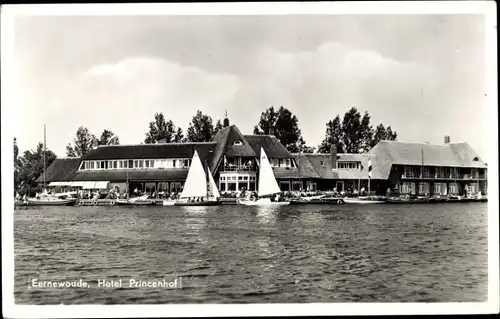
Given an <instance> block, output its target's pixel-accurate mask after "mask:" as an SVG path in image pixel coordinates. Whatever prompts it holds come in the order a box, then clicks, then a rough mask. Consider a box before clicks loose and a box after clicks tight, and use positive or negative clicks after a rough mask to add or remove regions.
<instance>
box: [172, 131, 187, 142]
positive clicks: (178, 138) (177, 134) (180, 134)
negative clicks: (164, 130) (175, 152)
mask: <svg viewBox="0 0 500 319" xmlns="http://www.w3.org/2000/svg"><path fill="white" fill-rule="evenodd" d="M174 142H175V143H181V142H185V139H184V132H182V129H181V128H180V127H178V128H177V132H175V137H174Z"/></svg>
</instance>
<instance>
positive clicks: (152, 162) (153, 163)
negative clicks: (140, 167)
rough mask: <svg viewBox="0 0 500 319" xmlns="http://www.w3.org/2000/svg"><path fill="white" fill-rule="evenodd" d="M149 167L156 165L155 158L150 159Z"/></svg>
mask: <svg viewBox="0 0 500 319" xmlns="http://www.w3.org/2000/svg"><path fill="white" fill-rule="evenodd" d="M149 167H151V168H153V167H155V161H154V160H150V161H149Z"/></svg>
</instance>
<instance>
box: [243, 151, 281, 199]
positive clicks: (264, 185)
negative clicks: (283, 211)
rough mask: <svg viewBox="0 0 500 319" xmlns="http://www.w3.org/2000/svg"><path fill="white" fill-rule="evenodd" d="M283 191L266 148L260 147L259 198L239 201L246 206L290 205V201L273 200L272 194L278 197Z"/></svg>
mask: <svg viewBox="0 0 500 319" xmlns="http://www.w3.org/2000/svg"><path fill="white" fill-rule="evenodd" d="M279 193H281V189H280V187H279V186H278V182H277V181H276V177H274V173H273V168H272V167H271V163H269V160H268V159H267V155H266V152H265V151H264V148H262V147H261V148H260V164H259V191H258V193H257V196H258V197H257V198H248V197H247V198H245V199H239V200H238V201H237V203H238V204H240V205H245V206H280V205H289V204H290V201H280V200H272V199H271V197H272V196H276V197H275V198H276V199H277V198H278V197H279V195H278V194H279Z"/></svg>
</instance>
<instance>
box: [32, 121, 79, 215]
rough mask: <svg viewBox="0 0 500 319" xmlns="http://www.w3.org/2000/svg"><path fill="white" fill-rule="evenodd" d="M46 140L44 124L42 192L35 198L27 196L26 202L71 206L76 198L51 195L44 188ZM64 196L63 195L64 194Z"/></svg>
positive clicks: (34, 204)
mask: <svg viewBox="0 0 500 319" xmlns="http://www.w3.org/2000/svg"><path fill="white" fill-rule="evenodd" d="M46 153H47V142H46V130H45V125H44V126H43V192H42V193H41V194H37V196H36V197H35V198H28V200H27V202H26V204H27V205H28V206H71V205H74V204H75V203H76V198H68V199H63V198H59V197H58V196H54V195H51V194H49V193H48V192H47V188H46V186H47V185H46V180H47V178H46V171H47V161H46ZM64 197H65V196H64Z"/></svg>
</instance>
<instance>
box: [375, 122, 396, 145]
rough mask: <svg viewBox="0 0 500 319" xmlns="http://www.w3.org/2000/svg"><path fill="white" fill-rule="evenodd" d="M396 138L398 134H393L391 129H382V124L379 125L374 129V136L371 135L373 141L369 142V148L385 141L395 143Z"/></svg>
mask: <svg viewBox="0 0 500 319" xmlns="http://www.w3.org/2000/svg"><path fill="white" fill-rule="evenodd" d="M397 137H398V133H396V132H393V131H392V128H391V127H390V126H388V127H387V128H385V127H384V124H382V123H380V124H379V125H378V126H377V128H376V129H375V134H374V135H373V139H372V141H371V146H372V147H373V146H375V145H377V143H378V142H380V141H383V140H387V141H395V140H396V139H397Z"/></svg>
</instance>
